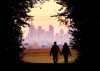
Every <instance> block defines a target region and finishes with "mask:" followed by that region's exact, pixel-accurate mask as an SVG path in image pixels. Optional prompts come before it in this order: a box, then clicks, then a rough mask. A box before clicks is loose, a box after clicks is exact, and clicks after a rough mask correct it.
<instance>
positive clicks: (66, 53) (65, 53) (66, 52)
mask: <svg viewBox="0 0 100 71" xmlns="http://www.w3.org/2000/svg"><path fill="white" fill-rule="evenodd" d="M62 54H63V56H64V62H65V63H68V56H69V55H70V56H71V53H70V49H69V46H68V45H67V43H64V45H63V49H62Z"/></svg>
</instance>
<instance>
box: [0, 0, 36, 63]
mask: <svg viewBox="0 0 100 71" xmlns="http://www.w3.org/2000/svg"><path fill="white" fill-rule="evenodd" d="M34 3H35V0H17V1H15V0H2V1H0V23H1V25H2V26H1V28H2V29H1V32H2V33H1V35H2V36H1V38H2V41H1V47H0V63H3V64H4V63H20V62H22V59H21V56H20V55H21V53H22V51H23V50H22V49H21V48H20V46H22V31H21V26H24V25H27V23H26V21H27V19H29V18H30V17H29V16H28V15H27V13H28V12H30V10H29V8H31V7H33V4H34Z"/></svg>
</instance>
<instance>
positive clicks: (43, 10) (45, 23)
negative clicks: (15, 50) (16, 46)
mask: <svg viewBox="0 0 100 71" xmlns="http://www.w3.org/2000/svg"><path fill="white" fill-rule="evenodd" d="M61 7H62V6H61V5H59V4H57V3H56V2H55V1H54V0H50V1H46V2H45V3H43V4H40V3H38V4H36V5H35V7H34V8H31V12H29V13H28V14H29V15H31V16H34V18H33V25H35V28H37V27H38V26H42V29H44V30H46V31H48V27H49V25H52V26H53V27H54V34H56V33H59V30H60V29H63V30H64V33H67V32H68V28H67V27H66V26H65V25H60V26H59V22H58V18H57V17H50V16H52V15H57V13H61V12H63V11H64V10H65V9H66V7H64V8H63V10H61V11H58V10H59V9H61ZM22 29H23V30H24V37H25V36H27V33H28V27H26V28H22Z"/></svg>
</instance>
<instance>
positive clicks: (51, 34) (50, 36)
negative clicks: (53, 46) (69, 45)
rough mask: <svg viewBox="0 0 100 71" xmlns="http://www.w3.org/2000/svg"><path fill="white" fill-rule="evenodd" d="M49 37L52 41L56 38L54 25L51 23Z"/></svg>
mask: <svg viewBox="0 0 100 71" xmlns="http://www.w3.org/2000/svg"><path fill="white" fill-rule="evenodd" d="M49 38H50V40H51V41H53V40H54V27H53V26H52V25H49Z"/></svg>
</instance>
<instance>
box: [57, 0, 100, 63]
mask: <svg viewBox="0 0 100 71" xmlns="http://www.w3.org/2000/svg"><path fill="white" fill-rule="evenodd" d="M98 3H99V2H98V1H97V0H96V1H87V0H61V1H60V2H59V3H58V4H61V5H63V6H65V5H66V6H67V7H68V8H67V9H68V11H69V12H71V14H69V15H68V16H67V17H69V18H72V19H73V21H74V22H75V23H74V24H73V25H72V26H71V27H75V28H76V29H77V30H75V31H70V33H71V34H72V35H73V36H74V38H73V39H72V40H71V45H72V47H73V48H74V49H76V50H78V51H79V53H80V54H79V56H78V60H77V61H76V62H77V63H91V62H92V63H93V62H95V61H94V60H95V58H94V57H93V55H94V51H97V50H96V49H97V45H98V43H97V41H96V40H97V39H98V37H97V36H98V35H96V34H98V27H97V25H98V24H100V12H99V10H98V9H99V4H98ZM62 14H63V16H65V14H66V12H64V13H62Z"/></svg>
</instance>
